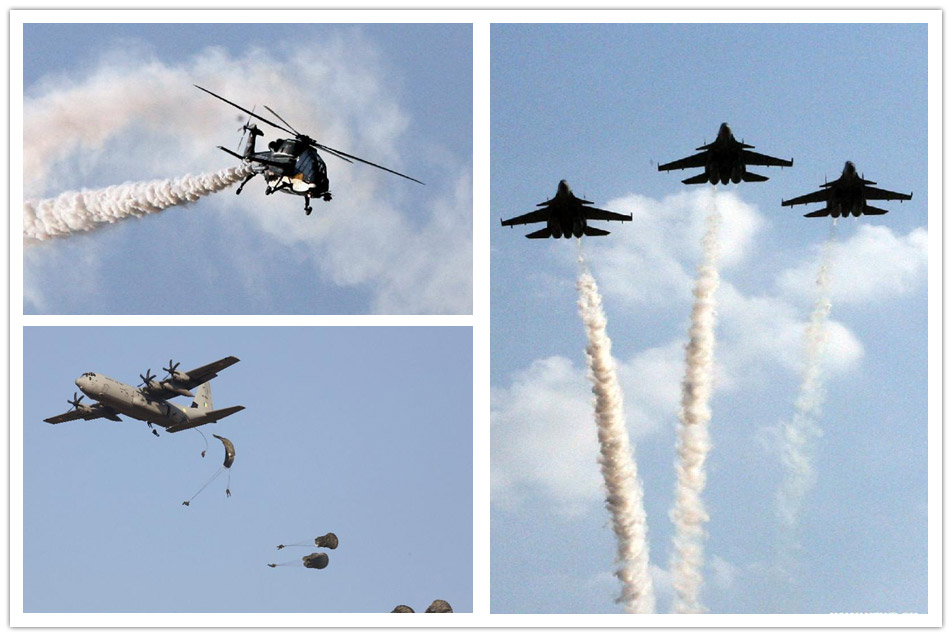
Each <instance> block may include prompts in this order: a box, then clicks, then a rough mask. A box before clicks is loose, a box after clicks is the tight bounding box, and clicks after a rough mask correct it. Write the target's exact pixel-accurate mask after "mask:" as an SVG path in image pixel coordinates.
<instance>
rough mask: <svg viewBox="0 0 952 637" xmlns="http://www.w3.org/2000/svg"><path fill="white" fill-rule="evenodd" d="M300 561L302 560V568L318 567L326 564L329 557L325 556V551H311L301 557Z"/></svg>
mask: <svg viewBox="0 0 952 637" xmlns="http://www.w3.org/2000/svg"><path fill="white" fill-rule="evenodd" d="M301 561H302V562H304V568H318V569H320V568H324V567H325V566H327V563H328V562H330V558H329V557H327V553H311V554H310V555H305V556H304V557H302V558H301Z"/></svg>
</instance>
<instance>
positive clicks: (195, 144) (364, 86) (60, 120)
mask: <svg viewBox="0 0 952 637" xmlns="http://www.w3.org/2000/svg"><path fill="white" fill-rule="evenodd" d="M387 72H388V71H387V69H386V68H385V66H384V64H383V63H382V61H381V56H380V54H379V53H378V52H377V50H376V46H375V45H374V43H373V42H372V41H369V40H368V39H366V38H365V37H363V36H361V35H359V34H358V33H356V32H354V31H348V30H342V31H340V32H337V33H336V34H335V35H333V36H330V37H326V38H323V39H322V40H320V41H316V42H310V43H308V44H307V46H306V48H305V49H304V50H301V48H300V47H295V51H294V53H292V54H291V55H288V56H285V57H282V56H281V54H279V53H276V52H275V51H273V50H261V49H255V50H249V51H248V52H247V53H245V54H244V55H241V56H237V57H233V56H231V55H229V54H228V53H227V52H226V51H225V50H223V49H218V48H209V49H206V50H204V51H203V52H201V53H200V54H198V55H197V56H195V57H194V58H192V59H190V60H188V61H186V62H184V63H182V64H180V65H178V66H170V65H166V64H164V63H162V62H160V61H157V60H155V59H151V58H148V57H143V56H142V54H141V53H137V54H126V53H123V54H122V55H117V56H109V55H106V56H103V58H102V61H101V62H100V63H99V65H98V66H97V67H96V68H95V69H94V70H93V71H92V72H91V73H89V74H88V75H87V76H85V77H80V78H72V79H70V78H56V81H55V82H54V81H47V82H42V83H40V84H38V85H37V86H35V87H34V88H33V89H32V90H31V91H30V94H29V95H27V96H26V97H25V98H24V188H25V192H26V193H27V195H28V196H53V195H56V194H58V193H59V192H61V191H62V190H65V189H68V188H77V187H94V188H95V187H102V186H106V185H110V184H113V183H119V182H123V181H129V180H134V181H140V180H145V179H151V178H156V177H163V178H164V177H173V176H179V175H182V174H185V173H198V172H207V171H209V170H214V169H217V168H220V167H222V166H227V165H231V164H233V163H235V162H237V160H234V159H233V158H228V157H227V156H226V155H225V154H224V153H222V152H221V151H219V150H218V149H217V148H216V147H217V146H218V145H223V146H225V147H231V148H234V146H235V144H236V143H237V142H238V139H239V135H240V133H239V132H237V131H236V129H237V128H239V127H240V124H241V123H243V122H244V120H245V116H242V115H241V114H240V113H239V112H238V111H236V109H233V108H232V107H230V106H228V105H227V104H224V103H222V102H220V101H218V100H216V99H214V98H213V97H211V96H209V95H207V94H205V93H202V92H200V91H198V90H197V89H195V88H194V87H193V86H192V84H193V83H194V84H199V85H202V86H205V87H206V88H208V89H209V90H212V91H214V92H216V93H218V94H220V95H223V96H225V97H228V98H229V99H231V100H232V101H235V102H236V103H239V104H242V105H246V106H249V107H250V106H252V105H255V104H257V111H258V112H262V113H263V114H265V115H266V116H268V117H269V119H273V118H271V116H270V114H269V113H266V112H264V111H263V109H262V103H263V102H269V105H270V106H272V107H274V108H275V109H276V110H277V111H278V112H279V113H280V114H281V116H282V117H284V118H285V119H286V120H287V121H289V122H291V123H292V124H293V125H294V126H295V128H297V129H298V130H301V131H305V132H307V133H309V134H311V135H313V136H314V137H316V138H317V139H319V140H320V141H321V142H323V143H327V144H329V145H331V146H332V147H334V148H339V149H341V150H345V151H347V152H351V153H354V154H356V155H359V156H361V157H365V158H367V159H369V160H371V161H374V162H376V163H380V164H383V165H386V166H393V167H394V168H396V169H397V170H400V169H403V170H406V169H405V168H404V167H403V165H404V164H405V163H406V161H405V159H402V158H401V156H400V148H401V146H402V145H403V143H402V142H403V141H405V140H404V139H403V138H404V136H405V133H406V131H407V128H408V126H409V123H410V118H409V115H408V114H407V113H405V112H404V110H403V108H402V107H401V105H400V104H398V103H396V102H395V101H394V98H393V96H392V94H391V92H390V91H388V89H387V86H386V82H385V77H386V75H385V74H386V73H387ZM315 87H319V89H315ZM239 120H241V122H239ZM262 127H263V128H267V127H266V126H262ZM272 133H274V131H271V130H268V131H267V134H266V136H265V138H264V139H265V140H269V139H272V138H273V134H272ZM278 134H283V133H278ZM262 145H263V142H262V141H261V140H260V139H259V146H262ZM327 161H328V172H329V175H330V178H331V191H332V192H333V193H335V195H336V196H335V198H334V200H333V202H331V203H329V204H325V203H324V202H320V201H316V202H314V204H313V205H314V210H315V212H314V214H313V215H312V216H311V217H309V218H307V219H304V213H303V207H304V205H303V199H300V198H291V197H288V196H286V195H282V196H274V197H265V196H264V194H263V192H262V191H263V189H264V188H263V182H262V180H261V179H260V178H255V179H254V180H253V181H251V182H250V183H249V184H248V185H247V186H246V187H245V190H244V191H243V192H242V195H241V196H240V197H234V196H233V195H232V196H230V197H229V198H228V200H227V201H224V200H223V199H221V198H219V199H216V200H214V201H211V200H210V201H208V203H207V205H206V209H210V210H215V211H217V212H218V214H219V215H220V216H221V218H222V223H223V224H228V223H229V220H230V219H232V218H233V217H232V215H235V214H240V215H243V216H244V217H246V218H248V219H250V220H251V221H252V222H253V224H254V226H253V227H257V229H258V231H260V232H262V233H264V234H265V235H266V236H267V237H269V238H270V240H271V241H276V242H279V243H280V244H283V245H285V246H286V247H287V249H288V250H290V251H291V253H292V254H293V255H294V256H295V258H296V259H299V260H302V261H304V262H305V263H307V264H308V265H309V266H310V268H311V269H312V271H313V273H314V276H315V277H318V278H319V279H320V281H322V282H323V283H325V284H332V285H335V286H343V287H357V288H360V289H363V290H366V291H367V292H368V293H369V296H370V301H369V303H368V305H369V307H368V308H367V311H376V312H391V313H435V312H439V313H468V312H470V311H471V310H472V168H471V161H470V158H469V157H457V158H455V161H452V160H451V161H445V162H441V163H440V164H438V165H437V164H436V163H433V162H431V163H427V164H421V165H426V166H430V167H431V168H433V170H434V172H437V171H438V172H439V177H440V178H439V179H431V178H430V177H435V175H431V176H427V175H421V176H422V177H426V179H424V181H428V184H429V185H427V186H425V187H423V186H419V187H418V186H417V185H415V184H413V185H412V186H413V187H414V188H419V190H414V191H412V192H411V193H407V194H404V191H403V190H401V189H400V188H394V185H395V181H399V182H401V183H400V186H401V188H402V187H403V186H404V185H405V184H404V183H403V182H404V180H402V179H400V178H399V177H395V176H393V175H388V174H386V173H383V172H382V171H377V170H376V169H374V168H372V167H369V166H364V165H361V164H353V165H352V164H347V163H345V162H342V161H338V160H337V159H335V158H333V157H328V158H327ZM407 172H409V171H407ZM406 183H409V182H406ZM228 194H230V193H228ZM220 197H225V195H221V196H220ZM170 258H172V255H170ZM232 258H234V259H236V260H241V257H240V256H239V255H233V257H232ZM25 267H27V266H26V265H25ZM228 267H229V266H228V264H223V268H225V269H227V268H228ZM28 278H29V277H28ZM254 293H255V292H254V291H253V290H250V291H249V294H254ZM26 294H27V295H30V296H33V297H35V296H37V294H36V293H35V292H32V291H29V290H27V291H26ZM236 309H240V308H236ZM276 311H281V308H280V307H278V308H276Z"/></svg>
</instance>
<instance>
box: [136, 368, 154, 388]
mask: <svg viewBox="0 0 952 637" xmlns="http://www.w3.org/2000/svg"><path fill="white" fill-rule="evenodd" d="M139 378H141V379H142V383H141V384H140V386H141V387H149V386H150V385H152V381H153V380H155V374H153V373H152V368H151V367H150V368H149V369H147V370H145V375H142V374H139Z"/></svg>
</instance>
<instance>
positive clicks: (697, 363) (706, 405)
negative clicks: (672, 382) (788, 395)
mask: <svg viewBox="0 0 952 637" xmlns="http://www.w3.org/2000/svg"><path fill="white" fill-rule="evenodd" d="M714 197H716V193H715V194H714ZM711 205H712V208H711V211H710V213H709V214H708V216H707V221H706V226H707V229H706V231H705V233H704V238H703V250H704V252H703V257H702V261H701V264H700V265H699V266H698V269H697V278H696V279H695V282H694V307H693V309H692V310H691V327H690V330H689V333H688V335H689V339H688V345H687V348H686V354H685V358H686V370H685V373H684V380H683V381H682V383H681V412H680V415H679V418H680V426H679V427H678V442H677V455H678V463H677V472H678V481H677V485H676V488H675V503H674V507H673V509H672V510H671V514H670V515H671V521H672V522H673V523H674V526H675V536H674V555H673V557H672V568H671V570H672V576H673V585H674V589H675V593H676V597H675V601H674V611H675V612H677V613H699V612H703V611H704V610H705V608H704V607H703V606H702V605H701V604H700V602H699V601H698V591H699V589H700V587H701V582H702V576H701V568H702V567H703V565H704V544H703V541H704V523H705V522H707V521H708V519H709V517H708V515H707V511H706V510H705V509H704V502H703V501H702V500H701V494H702V493H703V491H704V486H705V483H706V482H707V474H706V473H705V468H704V463H705V461H706V460H707V454H708V452H709V451H710V448H711V443H710V436H709V434H708V423H709V422H710V420H711V407H710V398H711V386H712V384H713V367H714V322H715V315H716V311H715V304H714V293H715V292H716V291H717V287H718V284H719V283H720V276H719V275H718V272H717V260H718V256H719V254H718V253H719V247H718V230H719V228H720V222H721V216H720V213H719V212H718V210H717V201H716V199H714V198H712V199H711Z"/></svg>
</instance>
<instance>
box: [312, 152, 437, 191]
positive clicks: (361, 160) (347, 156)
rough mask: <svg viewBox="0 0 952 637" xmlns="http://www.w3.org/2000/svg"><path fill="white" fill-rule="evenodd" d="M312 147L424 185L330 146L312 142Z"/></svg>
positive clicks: (409, 177) (421, 183) (407, 176)
mask: <svg viewBox="0 0 952 637" xmlns="http://www.w3.org/2000/svg"><path fill="white" fill-rule="evenodd" d="M312 146H315V147H316V148H319V149H321V150H324V151H327V152H329V153H331V154H333V155H337V156H338V157H341V158H342V159H356V160H357V161H359V162H361V163H364V164H367V165H368V166H373V167H374V168H379V169H380V170H386V171H387V172H388V173H393V174H394V175H397V176H398V177H403V178H404V179H409V180H410V181H415V182H417V183H418V184H420V185H421V186H425V185H426V184H424V183H423V182H422V181H420V180H419V179H414V178H413V177H411V176H409V175H404V174H403V173H398V172H397V171H396V170H391V169H390V168H387V167H386V166H381V165H380V164H375V163H373V162H372V161H367V160H366V159H361V158H360V157H357V156H356V155H351V154H350V153H345V152H344V151H342V150H335V149H333V148H331V147H330V146H325V145H324V144H318V143H317V142H313V143H312Z"/></svg>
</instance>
